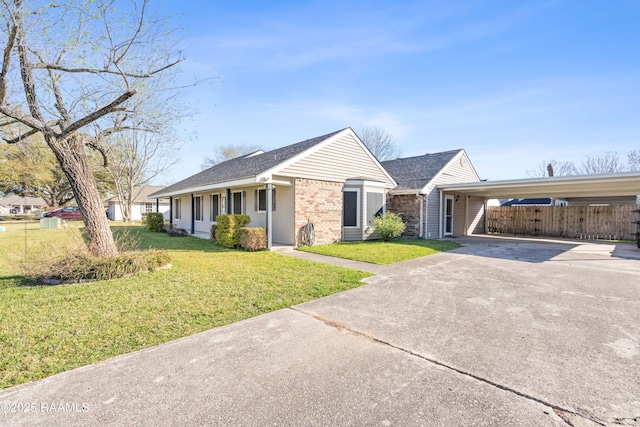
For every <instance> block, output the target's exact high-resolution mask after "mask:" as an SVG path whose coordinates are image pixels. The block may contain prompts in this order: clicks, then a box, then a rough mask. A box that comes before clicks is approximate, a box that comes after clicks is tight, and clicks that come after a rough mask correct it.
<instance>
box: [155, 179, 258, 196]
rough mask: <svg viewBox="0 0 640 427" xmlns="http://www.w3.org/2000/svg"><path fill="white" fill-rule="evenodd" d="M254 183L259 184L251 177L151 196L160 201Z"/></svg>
mask: <svg viewBox="0 0 640 427" xmlns="http://www.w3.org/2000/svg"><path fill="white" fill-rule="evenodd" d="M256 183H259V182H258V181H257V179H256V177H254V176H252V177H250V178H244V179H236V180H233V181H225V182H216V183H214V184H208V185H203V186H200V187H191V188H185V189H184V190H176V191H171V192H169V193H161V194H157V195H155V196H153V197H152V198H153V199H161V198H166V197H170V196H178V195H182V194H184V195H186V194H192V193H203V192H207V191H210V190H219V189H223V188H231V187H242V186H247V185H252V184H256Z"/></svg>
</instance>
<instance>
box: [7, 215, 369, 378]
mask: <svg viewBox="0 0 640 427" xmlns="http://www.w3.org/2000/svg"><path fill="white" fill-rule="evenodd" d="M24 228H25V227H24V226H23V225H20V226H17V225H16V226H8V227H7V231H6V232H3V233H1V234H0V252H2V253H5V254H7V256H5V257H2V258H1V259H0V313H2V322H0V354H2V358H1V359H0V389H3V388H7V387H11V386H14V385H17V384H21V383H25V382H28V381H32V380H36V379H40V378H44V377H47V376H50V375H53V374H56V373H59V372H63V371H67V370H70V369H73V368H77V367H80V366H84V365H88V364H91V363H95V362H99V361H102V360H105V359H108V358H110V357H113V356H116V355H119V354H124V353H128V352H131V351H135V350H139V349H142V348H146V347H150V346H153V345H158V344H162V343H165V342H168V341H171V340H174V339H177V338H181V337H184V336H188V335H192V334H194V333H197V332H201V331H204V330H208V329H211V328H215V327H218V326H222V325H226V324H229V323H233V322H237V321H239V320H243V319H247V318H250V317H254V316H257V315H260V314H264V313H267V312H270V311H274V310H278V309H280V308H285V307H289V306H291V305H294V304H299V303H302V302H305V301H309V300H312V299H315V298H320V297H323V296H326V295H330V294H333V293H337V292H342V291H345V290H348V289H352V288H355V287H358V286H360V285H362V284H363V283H362V279H364V278H365V277H369V276H370V275H371V274H369V273H365V272H362V271H356V270H352V269H348V268H343V267H338V266H333V265H328V264H322V263H316V262H310V261H305V260H300V259H296V258H292V257H287V256H284V255H280V254H276V253H272V252H255V253H248V252H244V251H230V250H225V249H223V248H221V247H219V246H216V245H215V244H213V243H212V242H209V241H207V240H203V239H198V238H195V237H173V238H171V237H168V236H167V235H166V234H164V233H150V232H147V231H146V230H144V228H142V227H126V228H127V229H129V231H130V233H131V234H132V235H134V236H137V238H139V239H140V243H139V247H140V248H148V247H153V248H158V249H165V250H167V251H169V253H170V254H171V257H172V259H173V267H172V268H171V269H167V270H160V271H156V272H150V273H143V274H139V275H136V276H131V277H126V278H122V279H117V280H106V281H96V282H92V283H81V284H66V285H57V286H30V284H29V282H28V281H27V280H26V279H25V278H24V277H23V276H21V275H20V272H19V271H17V270H16V267H15V260H16V259H17V258H19V257H24V256H25V254H26V253H27V251H25V248H24V242H25V240H26V242H27V244H28V246H29V251H28V253H32V252H33V251H49V250H51V249H52V248H53V247H54V246H57V245H58V244H59V242H60V241H63V240H71V239H77V238H78V235H79V230H78V228H79V225H78V226H74V227H71V226H70V227H69V228H68V229H66V230H65V229H60V230H40V229H38V228H37V224H36V225H34V226H33V227H32V228H29V229H28V230H25V229H24ZM25 234H26V239H25ZM52 245H54V246H52Z"/></svg>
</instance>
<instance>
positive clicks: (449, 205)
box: [443, 196, 454, 236]
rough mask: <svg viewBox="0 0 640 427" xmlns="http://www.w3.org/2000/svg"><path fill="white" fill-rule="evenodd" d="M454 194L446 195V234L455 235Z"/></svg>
mask: <svg viewBox="0 0 640 427" xmlns="http://www.w3.org/2000/svg"><path fill="white" fill-rule="evenodd" d="M453 204H454V201H453V196H444V224H443V227H444V230H443V231H444V233H443V234H444V235H445V236H452V235H453Z"/></svg>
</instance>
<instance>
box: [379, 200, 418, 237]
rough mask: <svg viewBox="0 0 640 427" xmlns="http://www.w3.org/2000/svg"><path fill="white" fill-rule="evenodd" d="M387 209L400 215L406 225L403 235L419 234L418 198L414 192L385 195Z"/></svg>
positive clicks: (413, 235)
mask: <svg viewBox="0 0 640 427" xmlns="http://www.w3.org/2000/svg"><path fill="white" fill-rule="evenodd" d="M387 210H388V211H390V212H393V213H397V214H399V215H401V216H402V219H403V220H404V222H405V224H406V225H407V227H406V228H405V231H404V233H403V234H402V235H403V236H408V237H418V235H419V234H420V199H419V198H418V196H416V195H414V194H402V195H390V194H388V195H387Z"/></svg>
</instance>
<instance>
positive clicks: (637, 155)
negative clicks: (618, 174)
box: [627, 150, 640, 172]
mask: <svg viewBox="0 0 640 427" xmlns="http://www.w3.org/2000/svg"><path fill="white" fill-rule="evenodd" d="M627 170H629V171H631V172H637V171H640V150H631V151H629V153H628V154H627Z"/></svg>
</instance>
